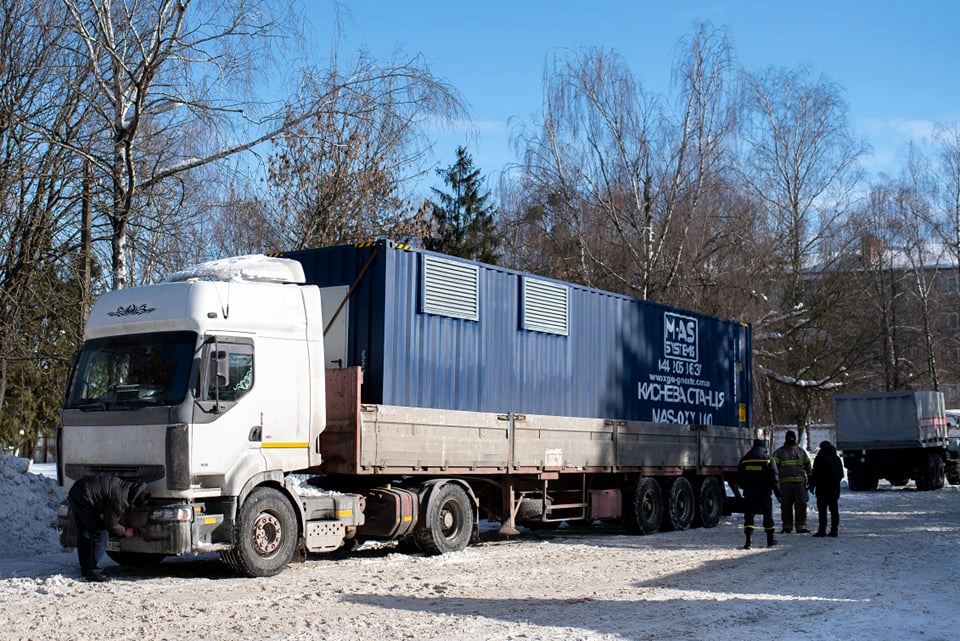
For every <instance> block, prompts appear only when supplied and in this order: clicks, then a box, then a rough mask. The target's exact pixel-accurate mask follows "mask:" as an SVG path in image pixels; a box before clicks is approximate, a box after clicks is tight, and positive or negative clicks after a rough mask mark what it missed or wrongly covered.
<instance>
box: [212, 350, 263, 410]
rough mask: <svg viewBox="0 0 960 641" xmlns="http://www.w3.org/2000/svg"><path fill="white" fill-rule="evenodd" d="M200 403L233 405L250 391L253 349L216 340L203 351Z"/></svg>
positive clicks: (251, 386) (251, 385)
mask: <svg viewBox="0 0 960 641" xmlns="http://www.w3.org/2000/svg"><path fill="white" fill-rule="evenodd" d="M206 361H207V362H206V367H205V372H206V374H205V376H204V385H203V394H202V397H203V400H205V401H216V400H217V399H219V400H220V402H221V403H234V402H236V401H238V400H240V399H241V398H243V396H244V395H246V394H247V392H249V391H250V390H251V389H252V388H253V346H252V345H247V344H240V343H226V342H222V341H219V342H217V343H213V344H210V346H209V349H208V350H207V357H206Z"/></svg>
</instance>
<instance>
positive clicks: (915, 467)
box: [833, 391, 960, 491]
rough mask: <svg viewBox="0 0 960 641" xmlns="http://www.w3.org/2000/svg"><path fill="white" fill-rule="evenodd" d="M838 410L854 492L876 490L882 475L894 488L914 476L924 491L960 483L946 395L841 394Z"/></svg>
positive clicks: (836, 401)
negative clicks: (950, 434)
mask: <svg viewBox="0 0 960 641" xmlns="http://www.w3.org/2000/svg"><path fill="white" fill-rule="evenodd" d="M833 414H834V418H835V420H836V424H837V448H838V449H839V450H841V451H842V452H843V463H844V466H845V467H846V468H847V485H848V486H849V487H850V489H851V490H854V491H860V490H875V489H877V483H878V482H879V480H880V479H886V480H887V481H888V482H889V483H890V484H891V485H894V486H902V485H906V484H907V483H908V482H909V481H910V480H911V479H912V480H914V481H916V485H917V489H918V490H937V489H940V488H941V487H943V484H944V480H945V479H946V480H949V481H950V482H951V483H960V474H958V456H957V454H958V452H957V446H956V440H955V439H951V438H950V436H949V434H948V420H947V415H946V413H945V410H944V401H943V394H942V393H940V392H929V391H918V392H914V391H904V392H864V393H855V394H837V395H835V396H834V397H833Z"/></svg>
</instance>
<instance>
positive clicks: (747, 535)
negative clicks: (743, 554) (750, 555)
mask: <svg viewBox="0 0 960 641" xmlns="http://www.w3.org/2000/svg"><path fill="white" fill-rule="evenodd" d="M745 536H746V540H745V541H744V542H743V549H744V550H749V549H750V537H751V536H753V532H751V531H750V530H747V531H746V533H745Z"/></svg>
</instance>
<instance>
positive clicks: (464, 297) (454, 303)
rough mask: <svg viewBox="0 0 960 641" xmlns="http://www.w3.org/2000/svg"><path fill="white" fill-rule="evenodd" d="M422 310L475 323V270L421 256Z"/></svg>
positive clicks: (477, 314) (477, 281) (477, 297)
mask: <svg viewBox="0 0 960 641" xmlns="http://www.w3.org/2000/svg"><path fill="white" fill-rule="evenodd" d="M423 311H424V313H426V314H438V315H440V316H451V317H453V318H463V319H466V320H473V321H475V320H479V319H480V270H479V268H478V267H477V266H476V265H468V264H466V263H459V262H456V261H452V260H444V259H443V258H437V257H436V256H426V255H424V257H423Z"/></svg>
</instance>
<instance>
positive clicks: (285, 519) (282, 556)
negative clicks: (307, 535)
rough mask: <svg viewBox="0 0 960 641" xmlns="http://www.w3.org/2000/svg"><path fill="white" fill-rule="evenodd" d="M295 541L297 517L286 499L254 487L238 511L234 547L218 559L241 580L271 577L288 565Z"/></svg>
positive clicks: (278, 494) (271, 490)
mask: <svg viewBox="0 0 960 641" xmlns="http://www.w3.org/2000/svg"><path fill="white" fill-rule="evenodd" d="M298 537H299V529H298V526H297V515H296V514H295V513H294V511H293V506H292V505H290V501H288V500H287V497H286V496H284V495H283V494H282V493H281V492H280V491H279V490H275V489H274V488H272V487H258V488H256V489H255V490H253V491H252V492H251V493H250V496H248V497H247V500H246V501H244V503H243V505H242V506H241V507H240V512H239V514H238V515H237V524H236V526H235V527H234V547H233V549H232V550H230V551H228V552H224V553H223V555H222V556H223V558H224V560H225V561H226V562H227V564H228V565H229V566H230V567H232V568H233V569H234V570H235V571H236V572H237V573H239V574H242V575H244V576H250V577H253V576H273V575H275V574H278V573H279V572H280V571H281V570H283V568H285V567H286V566H287V564H288V563H290V560H291V559H292V558H293V553H294V550H295V549H296V546H297V539H298Z"/></svg>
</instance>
